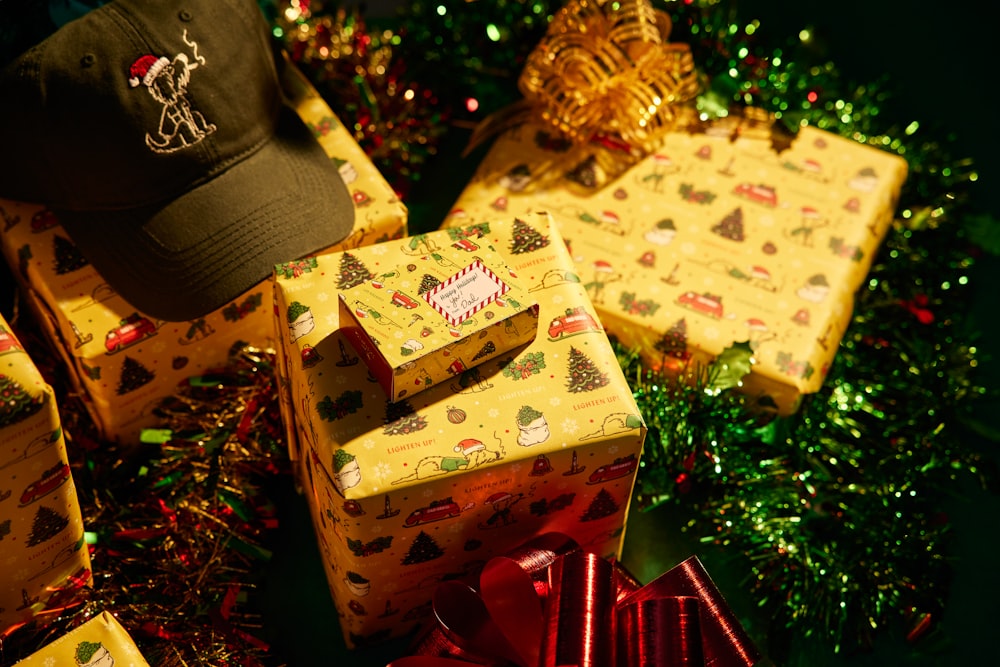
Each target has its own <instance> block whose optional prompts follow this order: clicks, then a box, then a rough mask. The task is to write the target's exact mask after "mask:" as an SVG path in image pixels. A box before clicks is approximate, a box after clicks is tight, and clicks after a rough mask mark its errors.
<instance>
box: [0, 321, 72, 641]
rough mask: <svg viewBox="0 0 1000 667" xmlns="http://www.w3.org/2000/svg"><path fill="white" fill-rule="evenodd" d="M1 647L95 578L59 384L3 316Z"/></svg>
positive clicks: (0, 393)
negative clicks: (46, 374) (52, 383)
mask: <svg viewBox="0 0 1000 667" xmlns="http://www.w3.org/2000/svg"><path fill="white" fill-rule="evenodd" d="M0 399H2V400H0V553H2V554H3V559H2V561H0V644H2V642H3V637H4V635H6V634H7V633H8V632H11V631H13V630H15V629H16V628H18V627H20V626H21V625H23V624H25V623H28V622H31V621H32V620H34V619H38V618H41V617H43V616H45V615H46V614H51V613H58V612H59V610H60V609H62V608H63V607H64V606H65V605H66V604H69V603H71V602H73V600H74V597H75V596H76V594H77V593H78V592H79V590H80V588H81V587H83V586H89V585H90V583H91V572H90V552H89V551H88V550H87V545H86V544H85V543H84V539H83V517H82V514H81V511H80V502H79V500H78V499H77V495H76V487H75V486H74V485H73V476H72V473H71V471H70V466H69V459H68V457H67V454H66V443H65V441H64V439H63V432H62V426H61V423H60V420H59V411H58V407H57V406H56V402H55V394H54V392H53V391H52V388H51V387H50V386H49V385H48V384H47V383H46V382H45V380H44V379H43V378H42V376H41V374H40V373H39V372H38V369H37V368H36V367H35V365H34V364H33V363H32V361H31V359H30V358H29V356H28V354H27V353H26V352H25V350H24V348H23V347H22V346H21V343H20V342H19V341H18V339H17V338H16V337H15V335H14V333H13V332H12V331H11V327H10V326H9V325H8V324H7V322H5V321H4V320H3V318H0Z"/></svg>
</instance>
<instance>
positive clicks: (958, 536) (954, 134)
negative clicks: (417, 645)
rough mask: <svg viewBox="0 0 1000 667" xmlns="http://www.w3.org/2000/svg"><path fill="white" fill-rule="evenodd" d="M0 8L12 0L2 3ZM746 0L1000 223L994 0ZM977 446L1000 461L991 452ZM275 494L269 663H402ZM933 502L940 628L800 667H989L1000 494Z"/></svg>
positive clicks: (817, 655)
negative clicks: (972, 167) (352, 632)
mask: <svg viewBox="0 0 1000 667" xmlns="http://www.w3.org/2000/svg"><path fill="white" fill-rule="evenodd" d="M5 1H10V0H0V3H2V2H5ZM480 1H481V2H485V1H490V0H480ZM399 4H400V3H399V2H398V1H396V0H372V1H371V2H368V3H367V4H366V5H365V12H366V15H367V16H369V17H370V18H372V19H378V18H379V17H390V16H391V15H392V12H393V9H394V8H395V7H396V6H397V5H399ZM742 5H743V6H742V8H741V14H742V16H743V18H746V19H750V18H758V19H760V20H761V23H762V27H763V28H764V29H766V30H767V31H768V34H773V35H777V36H784V35H794V34H797V33H798V31H799V30H800V29H802V28H805V27H812V29H813V34H814V35H815V38H816V39H817V40H818V45H819V47H820V48H823V49H825V50H826V51H827V52H828V53H829V58H830V60H831V61H832V62H834V63H835V64H836V65H837V67H838V68H839V69H840V71H841V72H842V74H843V75H844V76H845V77H846V78H847V79H849V80H852V81H856V82H859V83H864V82H869V81H873V80H875V79H878V78H879V77H883V76H886V77H888V81H889V82H890V83H891V85H892V87H893V97H892V101H891V103H890V105H889V107H888V108H887V109H886V112H887V114H886V118H887V121H888V120H893V119H895V120H899V121H909V120H918V121H920V123H921V126H922V130H921V131H926V132H927V133H928V134H929V135H930V134H934V135H935V136H937V137H942V138H943V137H947V138H948V141H947V145H948V147H949V149H950V150H951V152H952V154H953V155H955V156H968V157H970V158H972V159H973V161H974V163H975V164H976V165H978V171H979V173H980V174H981V178H980V180H979V182H978V184H977V185H976V187H975V188H974V191H973V197H974V202H975V205H976V206H977V207H978V208H979V209H980V210H981V211H983V212H988V213H990V214H992V215H993V216H994V217H996V218H1000V185H998V184H1000V165H998V156H997V153H998V150H1000V142H998V133H997V130H996V121H995V120H994V118H995V116H996V108H995V106H994V104H995V103H994V101H993V100H994V98H995V96H996V95H995V90H996V89H995V86H996V84H995V82H994V78H995V74H994V71H995V69H996V67H997V63H998V58H997V56H996V54H995V48H996V43H997V38H996V36H995V31H994V30H993V29H992V28H991V25H992V24H991V23H990V21H989V20H988V19H989V18H990V16H989V15H988V13H991V12H990V9H989V7H990V3H979V2H973V1H972V0H954V1H953V2H950V3H943V2H940V1H937V2H930V1H929V0H910V1H909V2H905V3H904V2H900V1H899V0H887V1H884V2H878V0H870V1H867V2H866V1H863V0H839V1H838V2H817V1H810V0H800V1H798V2H791V1H773V0H772V1H760V2H751V1H750V0H744V2H743V3H742ZM453 135H454V137H455V138H454V139H453V140H451V141H450V143H449V144H447V145H445V146H443V147H442V151H441V154H440V155H438V156H437V157H436V158H434V159H433V160H432V162H431V163H430V164H429V165H428V169H427V173H426V174H425V178H424V179H423V181H422V182H421V184H420V185H419V187H416V188H415V189H414V191H413V192H412V194H411V198H410V200H409V201H408V202H407V203H408V205H409V206H410V210H411V230H418V231H420V230H429V229H434V228H436V227H437V226H438V225H439V221H440V220H442V219H443V217H444V214H445V212H446V211H447V209H448V207H449V206H450V204H451V203H452V202H453V201H454V199H455V197H457V195H458V194H459V192H460V191H461V189H462V186H463V185H464V184H465V182H466V181H467V179H468V175H469V174H470V173H471V172H472V169H473V167H474V164H470V163H469V161H468V160H464V161H463V160H462V159H461V158H459V157H458V149H459V148H460V146H461V145H462V143H464V137H463V136H462V135H461V134H460V133H457V132H456V133H453ZM0 159H3V147H0ZM972 275H973V285H974V286H975V289H976V298H975V299H974V300H973V301H972V302H971V303H969V304H968V311H967V316H968V317H969V318H970V320H971V321H973V322H974V323H975V324H976V327H977V329H978V330H979V331H981V332H982V336H981V338H980V341H979V347H980V350H981V353H980V359H981V370H982V373H983V375H984V377H985V378H986V381H987V384H988V386H990V387H1000V364H998V361H997V358H998V357H1000V346H998V344H997V342H996V339H995V338H993V334H995V333H996V332H998V331H1000V315H998V313H997V308H996V306H997V303H998V299H997V298H996V296H995V289H996V285H997V280H998V278H1000V262H998V260H997V258H996V257H990V256H986V257H984V258H983V259H982V260H980V261H979V262H978V263H977V265H976V268H975V270H974V272H973V274H972ZM0 295H2V296H3V299H2V303H0V312H2V313H3V315H4V316H5V317H7V318H10V317H11V316H12V305H13V302H14V298H13V295H14V286H13V281H12V279H11V278H10V276H9V273H7V272H6V271H5V270H4V267H0ZM998 408H1000V403H998V402H997V400H996V399H995V398H994V399H990V400H987V401H984V403H983V404H982V406H981V408H980V410H979V412H980V413H981V414H982V415H984V416H986V415H993V414H996V410H997V409H998ZM992 423H993V424H994V426H1000V420H996V419H993V420H992ZM982 444H983V447H984V449H986V450H987V451H991V452H993V455H994V456H995V448H994V447H995V445H993V444H990V443H986V442H983V443H982ZM271 491H273V493H274V494H275V501H276V504H277V506H278V508H279V512H280V528H279V534H278V536H277V539H276V540H275V542H274V543H275V545H276V549H275V554H274V559H273V561H272V562H271V563H270V565H269V569H268V572H267V577H266V580H265V582H264V584H263V586H262V589H261V593H262V596H263V599H264V601H265V603H266V606H267V609H266V611H265V617H264V629H263V630H262V633H261V634H262V636H264V637H265V638H266V639H267V640H268V641H270V642H271V643H272V644H273V646H274V649H275V652H276V654H277V655H281V656H284V657H286V658H287V659H288V662H289V664H290V665H295V666H299V665H331V664H332V665H351V666H357V667H382V666H383V665H385V663H386V662H387V661H388V660H390V659H392V658H395V657H398V656H399V655H400V652H401V651H402V648H403V647H402V645H401V644H400V643H396V644H390V645H387V646H385V647H383V648H380V649H374V650H368V651H359V652H354V653H351V652H348V651H346V649H345V648H344V646H343V642H342V639H341V635H340V629H339V626H338V624H337V616H336V613H335V611H334V608H333V604H332V601H331V600H330V595H329V591H328V589H327V586H326V581H325V578H324V575H323V570H322V565H321V562H320V556H319V552H318V549H317V546H316V543H315V539H314V537H313V534H312V527H311V524H310V522H309V517H308V510H307V508H306V505H305V501H304V499H303V498H302V497H301V496H299V495H298V494H297V493H296V491H295V489H294V488H292V486H291V484H277V485H276V486H275V488H274V489H273V490H271ZM941 508H942V510H943V511H946V512H947V513H948V515H949V517H950V519H951V522H952V525H953V528H954V530H953V537H954V549H953V551H954V568H955V573H956V574H955V579H954V581H953V583H952V588H951V591H952V592H951V596H950V598H949V599H948V601H947V606H946V610H945V613H944V616H943V617H942V618H941V619H936V620H937V623H936V625H935V627H936V631H935V632H934V633H932V635H931V636H930V637H929V638H928V639H925V640H924V642H923V643H921V644H918V645H909V644H907V643H906V642H905V641H904V640H903V639H901V638H900V635H899V633H898V632H891V631H890V632H886V633H883V635H881V639H880V640H879V642H878V644H877V645H876V647H875V650H874V651H873V652H871V653H868V654H863V655H852V656H834V655H832V654H831V652H830V651H829V649H828V648H827V647H824V646H817V645H812V644H810V643H809V642H807V641H803V642H801V645H800V646H799V650H798V651H797V653H796V658H795V661H794V664H797V665H810V666H812V667H819V666H822V665H831V666H833V665H848V664H851V665H914V666H917V665H920V666H923V665H928V666H929V665H965V664H992V663H993V662H994V661H995V659H996V657H997V655H998V650H997V649H996V642H995V639H994V634H995V632H996V629H995V626H996V620H995V619H996V618H997V613H996V609H995V603H994V600H995V599H996V598H997V597H998V595H1000V568H997V567H996V564H997V559H996V554H997V552H998V547H1000V538H998V536H997V535H998V532H1000V531H998V528H1000V499H998V496H997V495H995V494H991V493H988V492H986V491H983V490H980V489H979V488H978V487H976V486H974V485H972V484H971V483H969V484H967V485H965V486H962V487H961V488H956V493H955V495H954V496H952V497H948V498H942V499H941ZM678 521H679V518H678V517H676V516H672V515H671V514H670V511H669V510H656V511H654V512H650V513H633V516H632V517H631V519H630V523H629V529H628V531H627V537H626V549H625V555H624V560H625V564H626V566H627V567H629V568H630V569H631V570H632V571H633V572H634V573H635V574H637V575H638V576H639V577H640V579H643V580H644V581H646V580H649V579H651V578H652V577H653V576H654V575H655V574H657V573H659V572H662V571H664V570H666V569H668V568H669V567H671V566H673V565H674V564H676V563H677V562H680V561H681V560H683V559H684V558H686V557H687V556H688V555H690V554H692V553H697V552H698V550H699V547H698V545H697V544H695V543H692V542H690V541H689V539H690V538H686V537H684V536H679V535H678V534H677V533H676V531H674V530H672V529H668V528H667V527H669V526H675V525H678ZM703 560H704V561H705V563H706V566H707V567H708V569H709V572H711V573H712V575H713V577H714V578H715V580H716V583H717V584H718V585H719V587H720V588H721V589H722V590H723V592H724V593H725V595H726V596H727V598H729V601H730V603H731V605H732V606H733V607H734V609H735V610H736V611H737V612H738V613H739V614H740V616H741V618H743V619H745V622H746V623H747V625H748V629H749V630H750V631H751V632H754V631H755V630H758V629H759V627H760V626H761V625H762V623H763V619H757V618H755V617H754V609H753V607H752V604H751V601H750V600H749V599H747V596H746V595H745V594H744V593H743V592H742V587H741V584H740V576H741V573H737V572H730V571H729V570H728V569H727V568H726V567H725V566H724V565H723V564H721V563H714V562H712V560H711V557H710V556H706V557H705V558H703ZM387 576H391V574H389V573H387ZM890 630H893V629H890ZM895 630H898V629H895ZM931 649H935V650H931ZM937 649H940V650H937Z"/></svg>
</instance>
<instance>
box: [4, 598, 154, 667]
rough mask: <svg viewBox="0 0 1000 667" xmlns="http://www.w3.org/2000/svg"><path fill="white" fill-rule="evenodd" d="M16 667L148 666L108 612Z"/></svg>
mask: <svg viewBox="0 0 1000 667" xmlns="http://www.w3.org/2000/svg"><path fill="white" fill-rule="evenodd" d="M15 665H17V667H50V666H51V665H59V666H60V667H115V665H119V666H120V667H122V666H124V667H149V663H148V662H146V660H145V658H143V657H142V654H141V653H140V652H139V648H138V647H137V646H136V645H135V642H134V641H133V640H132V637H130V636H129V634H128V631H126V630H125V628H124V627H122V624H121V623H119V622H118V620H117V619H116V618H115V617H114V616H112V615H111V614H109V613H108V612H106V611H105V612H101V613H100V614H98V615H97V616H95V617H94V618H92V619H90V620H89V621H86V622H85V623H83V624H81V625H80V626H79V627H77V628H74V629H73V630H70V631H69V632H67V633H66V634H64V635H62V636H61V637H59V638H58V639H56V640H54V641H53V642H51V643H49V644H47V645H45V646H44V647H42V648H41V649H39V650H38V651H35V652H34V653H32V654H31V655H29V656H28V657H27V658H25V659H24V660H21V661H19V662H17V663H15Z"/></svg>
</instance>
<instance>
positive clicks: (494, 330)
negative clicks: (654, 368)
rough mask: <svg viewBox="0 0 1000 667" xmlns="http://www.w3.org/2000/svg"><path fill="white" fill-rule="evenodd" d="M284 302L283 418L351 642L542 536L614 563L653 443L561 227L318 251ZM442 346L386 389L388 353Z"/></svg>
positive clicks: (378, 633)
mask: <svg viewBox="0 0 1000 667" xmlns="http://www.w3.org/2000/svg"><path fill="white" fill-rule="evenodd" d="M482 265H487V266H492V267H495V268H494V270H493V272H491V273H492V274H493V278H492V279H487V278H486V277H484V276H483V274H477V273H476V271H478V267H480V266H482ZM470 267H471V272H470ZM476 275H479V277H480V281H481V282H484V283H488V285H489V286H488V287H486V288H480V287H477V286H476V282H480V281H470V280H469V277H470V276H476ZM556 276H558V278H556ZM387 280H391V281H392V282H391V283H389V282H387ZM469 282H471V283H472V284H471V285H466V283H469ZM390 285H391V286H390ZM508 288H509V289H508ZM275 292H276V309H275V311H276V314H277V317H278V320H279V329H280V331H279V333H280V336H281V344H280V346H279V350H280V352H281V357H282V360H281V369H282V371H281V372H282V375H283V377H284V378H286V380H287V391H286V392H284V393H283V397H284V398H285V399H286V401H285V403H284V408H285V418H286V422H287V423H289V424H291V425H292V428H293V431H294V434H293V437H294V439H295V440H296V441H297V445H296V450H295V455H296V456H297V458H298V459H299V467H300V470H301V478H302V483H303V487H304V488H305V492H306V495H307V497H308V499H309V502H310V507H311V510H312V517H313V523H314V526H315V530H316V534H317V536H318V538H319V543H320V546H321V552H322V557H323V563H324V566H325V568H326V574H327V578H328V581H329V583H330V587H331V589H332V591H333V595H334V599H335V601H336V605H337V610H338V613H339V614H340V616H341V623H342V629H343V632H344V635H345V639H346V641H347V642H348V644H349V645H351V646H363V645H368V644H371V643H374V642H376V641H379V640H382V639H386V638H389V637H392V636H399V635H402V634H405V633H409V632H411V631H413V630H414V629H415V628H416V627H418V626H420V625H426V624H428V623H430V622H431V620H432V618H433V614H432V610H431V604H430V603H431V596H432V594H433V592H434V589H435V586H436V585H437V584H438V583H440V582H442V581H446V580H449V579H455V578H460V577H464V576H467V575H472V574H474V573H475V572H476V570H477V568H478V567H480V566H482V564H483V563H485V562H486V560H487V559H489V558H490V557H493V556H498V555H501V554H503V553H505V552H506V551H508V550H510V549H512V548H513V547H515V546H517V545H518V544H520V543H522V542H524V541H526V540H527V539H528V538H530V537H531V536H533V535H536V534H538V533H541V532H551V531H555V532H559V533H562V534H564V535H567V536H569V537H571V538H572V539H574V540H575V541H576V542H577V543H578V544H580V545H582V546H583V547H585V548H586V549H588V550H590V551H592V552H593V553H597V554H600V555H601V556H606V557H617V556H619V555H620V551H621V546H622V540H623V536H624V526H625V517H626V515H627V513H628V507H629V502H630V499H631V492H632V485H633V481H634V479H635V474H636V471H637V470H638V464H639V455H640V452H641V449H642V444H643V439H644V436H645V433H646V428H645V425H644V423H643V420H642V417H641V416H640V414H639V412H638V408H637V406H636V404H635V401H634V400H633V398H632V394H631V392H630V390H629V387H628V384H627V383H626V381H625V378H624V376H623V374H622V371H621V368H620V367H619V365H618V361H617V358H616V356H615V354H614V351H613V350H612V348H611V345H610V343H609V341H608V338H607V336H606V335H605V332H604V330H603V329H602V327H601V325H600V322H599V317H598V315H597V313H596V312H595V311H594V309H593V306H592V305H591V303H590V300H589V299H588V298H587V293H586V290H585V288H584V287H583V285H582V284H581V283H580V281H579V280H577V279H576V277H575V275H574V273H573V263H572V259H571V258H570V256H569V253H568V250H567V247H566V244H565V243H564V242H563V240H562V238H561V237H560V235H559V230H558V228H557V227H556V225H555V224H554V222H553V219H552V217H551V216H549V215H547V214H541V213H537V214H530V215H525V216H523V217H515V218H507V217H503V216H496V217H495V218H494V219H492V220H490V221H484V222H482V223H480V224H478V225H475V226H472V227H465V228H456V229H448V230H441V231H436V232H431V233H427V234H421V235H417V236H414V237H411V238H406V239H401V240H400V241H397V242H393V243H383V244H377V245H374V246H370V247H365V248H358V249H356V250H351V251H346V252H341V253H333V254H328V255H322V256H320V257H318V258H317V267H316V269H315V270H314V271H312V272H311V273H309V274H304V275H301V276H298V277H294V278H289V277H285V276H278V278H277V281H276V290H275ZM400 295H402V296H403V297H405V298H400ZM438 297H441V298H442V299H447V300H448V302H447V304H445V305H447V306H448V307H447V308H446V307H442V308H441V309H440V310H439V309H438V308H433V307H431V304H432V303H437V302H438V301H436V299H437V298H438ZM342 306H343V309H341V308H342ZM418 306H423V307H418ZM452 306H454V311H452V310H450V307H452ZM442 311H444V312H442ZM421 313H422V314H421ZM449 317H451V319H450V320H449ZM361 323H365V324H366V325H368V324H370V326H367V328H365V327H363V326H362V324H361ZM436 331H439V332H443V335H444V336H445V337H446V338H447V339H449V340H450V341H451V342H450V343H449V344H448V345H443V346H441V345H433V344H430V343H428V344H427V345H426V346H421V347H418V348H416V349H410V352H409V354H408V355H407V356H406V357H405V359H406V361H405V362H404V363H403V364H401V365H399V366H395V370H394V371H393V372H394V374H395V377H397V378H406V381H405V384H404V385H402V386H399V387H397V388H396V390H395V392H394V393H387V392H386V389H385V387H384V386H383V385H384V384H385V383H384V382H380V381H379V378H378V376H377V373H375V372H373V368H379V367H380V366H384V365H385V359H384V358H383V354H382V353H385V355H386V356H388V354H389V353H390V352H392V353H396V352H398V350H399V349H400V348H402V349H409V348H410V347H412V342H416V343H417V344H418V345H420V341H424V340H427V341H430V340H433V338H434V337H435V335H437V334H435V332H436ZM359 341H361V343H363V344H359ZM370 356H374V357H375V361H372V360H371V359H370ZM366 362H367V363H366ZM438 362H442V363H438ZM434 368H443V373H436V372H434V371H433V369H434Z"/></svg>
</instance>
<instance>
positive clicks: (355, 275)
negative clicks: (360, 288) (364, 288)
mask: <svg viewBox="0 0 1000 667" xmlns="http://www.w3.org/2000/svg"><path fill="white" fill-rule="evenodd" d="M372 278H374V275H372V272H371V271H369V270H368V268H367V267H366V266H365V265H364V264H363V263H362V262H361V260H360V259H358V258H357V257H355V256H354V255H352V254H351V253H349V252H345V253H344V254H343V255H342V256H341V257H340V275H339V276H337V288H338V289H342V290H345V289H350V288H352V287H355V286H357V285H360V284H361V283H363V282H365V281H366V280H371V279H372Z"/></svg>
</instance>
